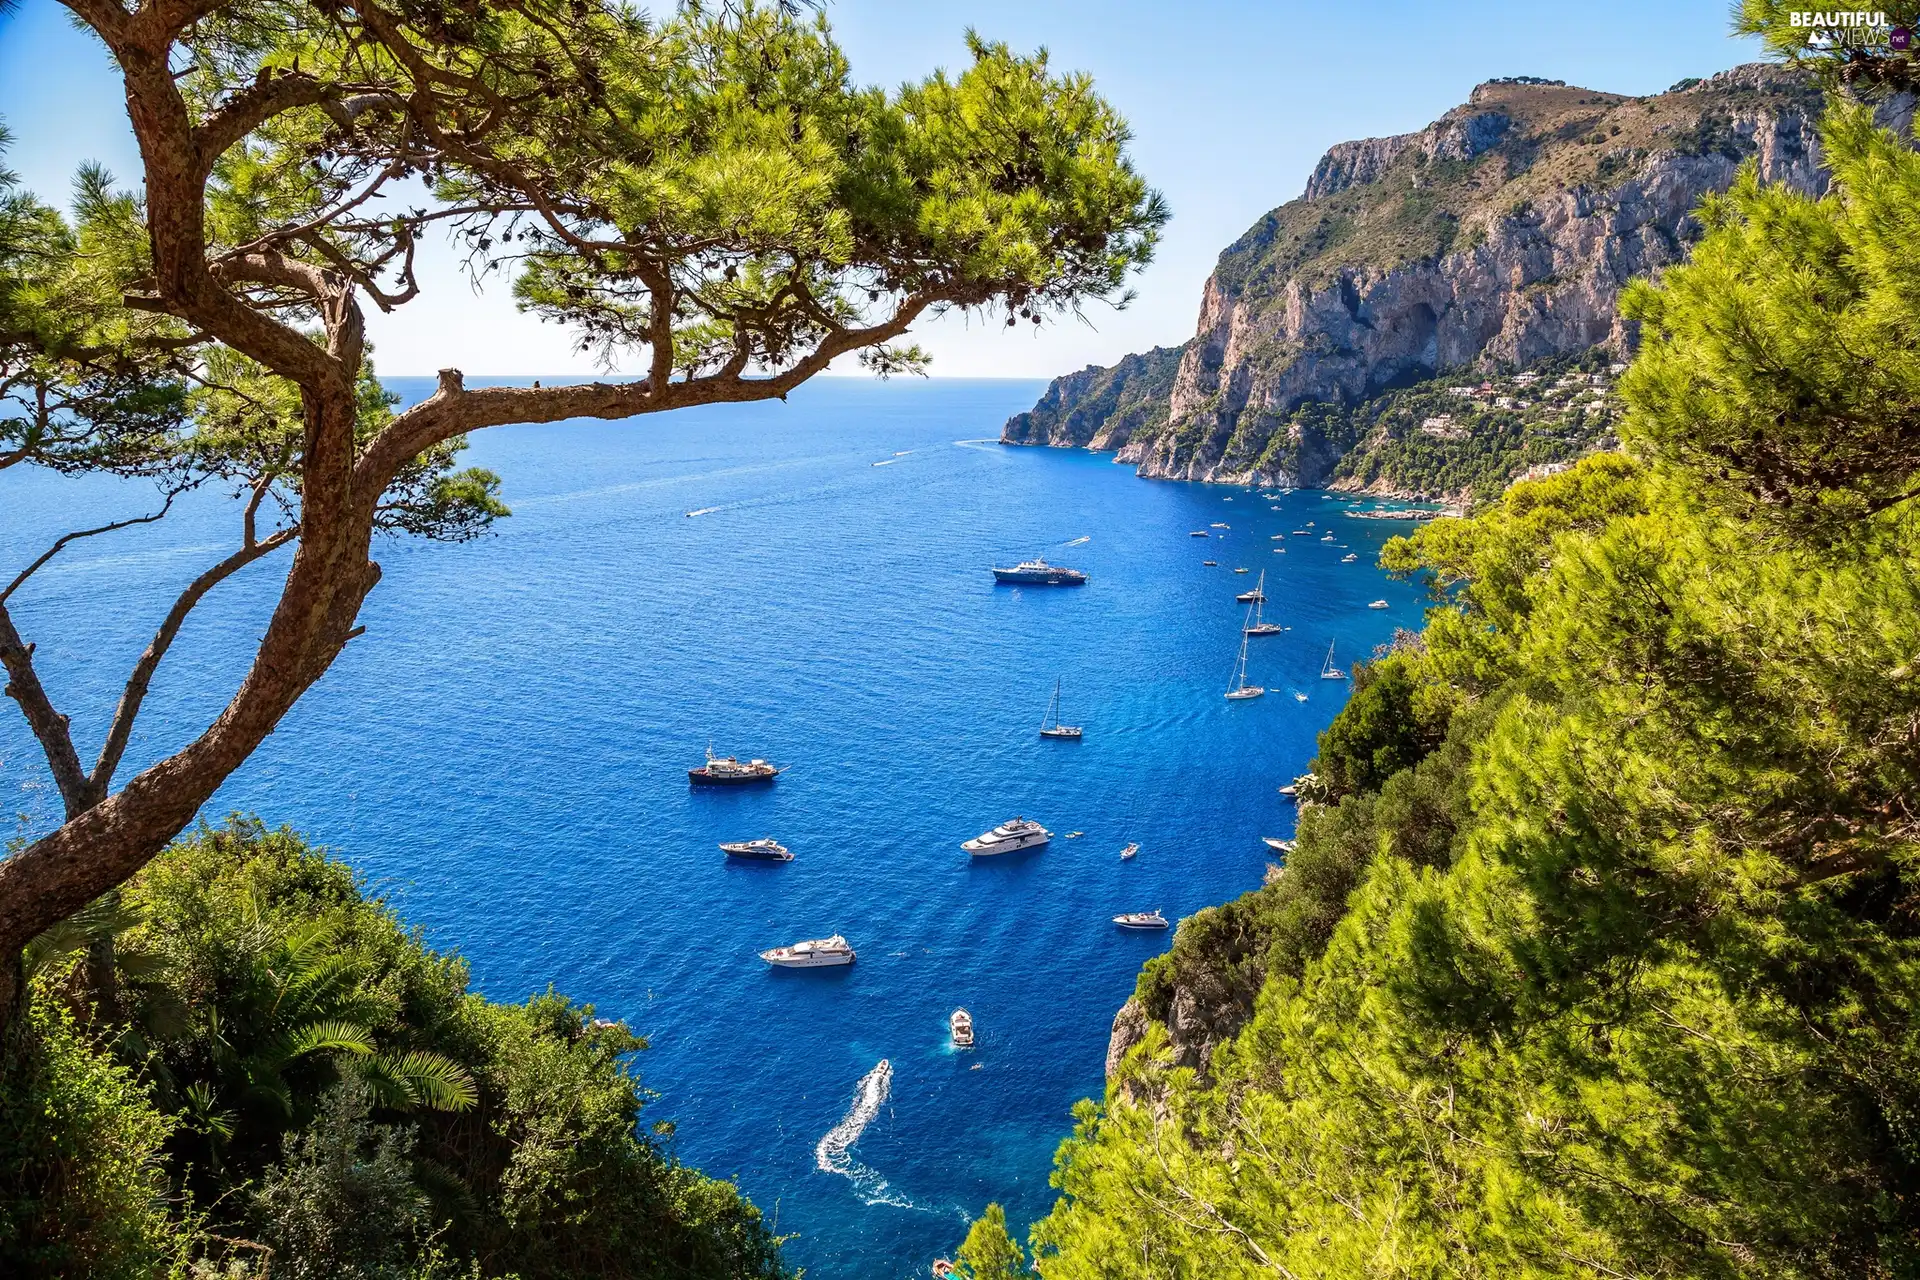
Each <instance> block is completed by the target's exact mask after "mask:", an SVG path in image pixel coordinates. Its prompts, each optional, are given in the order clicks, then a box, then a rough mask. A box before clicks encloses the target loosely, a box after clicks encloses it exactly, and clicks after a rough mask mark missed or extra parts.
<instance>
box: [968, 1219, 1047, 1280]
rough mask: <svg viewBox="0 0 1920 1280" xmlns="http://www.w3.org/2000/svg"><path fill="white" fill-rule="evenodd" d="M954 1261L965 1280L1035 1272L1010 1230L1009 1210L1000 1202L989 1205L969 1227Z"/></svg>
mask: <svg viewBox="0 0 1920 1280" xmlns="http://www.w3.org/2000/svg"><path fill="white" fill-rule="evenodd" d="M954 1261H955V1263H956V1267H955V1270H954V1274H955V1275H958V1276H960V1277H961V1280H1021V1277H1023V1276H1030V1275H1032V1274H1033V1273H1032V1272H1031V1271H1029V1270H1027V1255H1026V1254H1024V1253H1022V1252H1021V1251H1020V1246H1019V1245H1018V1244H1016V1243H1014V1239H1013V1237H1012V1236H1011V1235H1009V1234H1008V1232H1007V1211H1006V1210H1005V1209H1002V1208H1001V1207H1000V1206H999V1205H997V1204H990V1205H988V1206H987V1211H986V1212H985V1213H983V1214H981V1215H980V1217H979V1218H978V1219H977V1220H976V1221H975V1222H974V1224H973V1226H972V1227H971V1228H969V1229H968V1231H967V1238H966V1240H965V1241H964V1242H963V1243H962V1244H961V1246H960V1252H959V1254H958V1255H957V1256H956V1257H955V1259H954Z"/></svg>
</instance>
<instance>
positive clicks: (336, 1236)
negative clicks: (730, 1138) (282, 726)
mask: <svg viewBox="0 0 1920 1280" xmlns="http://www.w3.org/2000/svg"><path fill="white" fill-rule="evenodd" d="M103 965H104V967H105V968H106V970H107V971H108V972H107V973H105V974H102V973H101V972H100V967H101V966H103ZM27 967H28V970H29V972H30V975H31V977H30V981H29V987H28V990H29V1006H28V1013H27V1018H26V1020H25V1021H26V1027H25V1029H24V1034H19V1035H18V1037H17V1038H18V1041H19V1043H18V1044H17V1045H16V1046H15V1048H14V1050H13V1052H11V1053H10V1054H9V1055H8V1057H7V1059H6V1062H5V1067H4V1072H3V1073H0V1274H4V1275H9V1276H23V1277H24V1276H56V1275H57V1276H87V1277H95V1278H111V1277H127V1278H128V1280H132V1278H134V1277H151V1276H158V1275H171V1276H177V1277H193V1278H205V1280H213V1278H214V1277H219V1278H221V1280H239V1278H241V1277H258V1278H264V1277H267V1276H273V1277H295V1278H300V1277H314V1278H315V1280H319V1278H320V1277H326V1278H327V1280H335V1278H338V1277H355V1278H366V1280H388V1278H392V1280H401V1278H407V1280H429V1278H431V1277H446V1278H449V1280H451V1278H452V1277H468V1278H470V1280H479V1278H480V1277H490V1276H508V1275H512V1276H517V1277H521V1278H522V1280H534V1278H535V1277H552V1278H555V1280H557V1278H559V1277H572V1276H632V1277H643V1276H644V1277H657V1276H676V1277H682V1276H684V1277H712V1278H713V1280H722V1278H723V1277H724V1278H725V1280H736V1278H738V1277H753V1276H759V1277H769V1278H771V1277H778V1276H782V1275H785V1274H787V1272H786V1271H785V1270H784V1268H783V1267H782V1266H781V1264H780V1260H779V1242H778V1240H777V1239H775V1238H774V1237H773V1236H772V1235H771V1234H770V1233H769V1232H768V1230H767V1229H766V1227H765V1226H764V1225H763V1224H762V1222H761V1220H760V1214H759V1212H758V1210H756V1209H755V1208H754V1207H753V1206H752V1205H751V1204H749V1203H748V1202H747V1201H746V1199H745V1198H744V1197H742V1196H741V1195H740V1193H739V1191H738V1190H737V1189H736V1188H735V1187H734V1186H733V1184H732V1183H730V1182H723V1181H718V1180H716V1179H713V1178H708V1177H705V1176H703V1175H701V1174H699V1173H697V1172H696V1171H694V1170H691V1169H688V1168H685V1167H683V1166H682V1165H680V1164H679V1163H678V1162H677V1161H676V1160H675V1159H674V1158H673V1152H672V1146H671V1142H670V1133H671V1130H670V1128H669V1127H667V1126H664V1125H663V1126H660V1127H659V1128H657V1129H655V1130H651V1131H649V1130H643V1129H642V1128H641V1127H640V1117H641V1112H642V1108H643V1105H644V1103H645V1101H646V1098H647V1094H646V1091H645V1089H644V1088H643V1087H642V1086H641V1083H640V1080H639V1078H638V1076H637V1075H636V1074H635V1073H634V1071H633V1065H632V1064H633V1057H634V1055H635V1054H636V1053H637V1052H638V1051H640V1050H643V1049H645V1048H646V1042H645V1041H643V1040H641V1039H640V1038H639V1037H637V1036H635V1035H634V1034H632V1033H631V1032H630V1031H629V1030H628V1029H627V1028H626V1027H625V1026H623V1025H620V1024H618V1023H614V1022H609V1021H606V1020H604V1019H599V1018H596V1017H594V1013H593V1010H592V1008H591V1007H589V1006H583V1005H577V1004H574V1003H572V1002H571V1001H569V1000H568V999H566V998H565V997H564V996H559V995H555V994H553V993H551V992H549V993H548V994H546V995H542V996H536V997H535V998H533V999H532V1000H529V1001H528V1002H527V1003H525V1004H522V1005H506V1004H498V1003H495V1002H493V1001H490V1000H486V999H484V998H482V997H481V996H478V995H475V994H473V993H472V992H470V991H468V990H467V969H466V965H465V964H464V962H462V961H460V960H459V959H457V958H455V957H452V956H446V955H441V954H438V953H436V952H434V951H432V950H431V949H429V948H427V947H426V946H424V945H422V943H421V941H420V939H419V937H418V936H417V935H415V934H413V933H410V932H408V931H407V929H406V928H405V927H404V926H403V925H402V924H401V923H400V921H399V920H398V919H397V918H396V917H395V915H394V914H393V912H392V910H391V909H390V908H388V907H387V906H386V905H385V904H383V903H381V902H380V901H378V900H376V899H369V898H368V897H366V896H365V895H364V894H363V893H362V891H361V889H360V886H359V885H358V883H357V882H356V880H355V878H354V876H353V873H352V872H351V871H350V870H348V868H346V867H345V866H343V865H341V864H340V863H338V862H335V861H332V860H331V859H329V858H328V857H327V856H326V855H325V854H324V853H322V852H321V851H319V850H316V849H313V848H311V847H309V846H308V845H306V844H305V843H303V842H302V841H301V840H300V839H299V838H298V837H297V836H295V835H293V834H292V833H290V832H287V831H269V830H267V829H265V828H264V827H262V826H261V825H260V824H259V823H257V822H255V821H251V820H244V819H234V820H233V821H231V822H230V823H229V824H228V825H226V826H225V827H222V828H219V829H211V830H202V831H200V832H199V833H198V834H197V835H195V836H193V837H192V838H190V839H187V840H183V841H181V842H179V843H177V844H175V845H174V846H173V847H172V848H170V849H168V850H167V851H166V852H165V853H164V854H163V855H161V856H160V857H159V858H157V859H155V860H154V861H153V862H151V863H149V864H148V865H147V866H146V867H145V868H144V869H143V870H142V871H141V872H140V873H139V874H138V875H137V876H136V877H134V879H133V880H132V881H130V882H129V883H128V885H127V886H126V888H125V890H124V891H123V894H122V896H121V899H120V901H119V902H118V903H117V904H113V903H103V904H101V905H100V906H98V907H96V908H94V909H92V910H90V911H89V912H87V913H85V914H83V915H82V916H79V917H76V918H75V919H73V920H70V921H68V922H67V923H66V924H64V925H62V926H60V927H58V928H57V929H56V930H54V931H52V932H50V933H48V934H46V935H43V936H42V937H41V938H40V939H39V940H37V941H36V942H35V944H34V946H33V947H32V948H31V949H30V950H29V953H28V957H27ZM89 969H92V970H93V971H92V972H91V973H90V972H89Z"/></svg>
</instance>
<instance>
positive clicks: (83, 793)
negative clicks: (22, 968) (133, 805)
mask: <svg viewBox="0 0 1920 1280" xmlns="http://www.w3.org/2000/svg"><path fill="white" fill-rule="evenodd" d="M0 665H4V666H5V667H6V670H7V687H6V688H5V690H0V692H4V693H5V694H6V695H7V696H8V697H9V698H12V699H13V700H14V701H15V702H17V703H19V704H20V712H21V714H22V715H24V716H26V718H27V725H28V727H30V728H31V729H32V730H33V736H34V737H36V738H38V739H39V740H40V749H41V750H42V751H43V752H45V753H46V757H47V768H48V769H50V770H51V771H52V772H53V782H54V785H55V786H57V787H58V788H60V799H61V801H62V802H63V803H64V804H65V806H66V814H67V818H68V820H72V819H73V817H74V816H75V815H76V814H79V813H81V812H83V811H85V809H86V808H87V806H88V805H89V804H91V803H92V801H93V797H92V796H90V794H89V792H88V785H87V775H86V773H85V772H84V771H83V770H82V769H81V768H80V753H79V752H77V751H75V750H74V749H73V732H72V729H71V727H70V725H69V723H68V720H67V717H65V716H63V715H61V714H60V713H59V712H58V711H56V710H54V707H53V700H52V699H51V698H49V697H48V696H47V690H46V686H44V685H42V684H41V683H40V676H39V674H38V673H37V672H36V671H34V669H33V646H32V645H30V644H28V643H27V642H26V641H24V640H22V639H21V638H20V632H19V631H18V630H17V629H15V627H14V625H13V615H12V614H11V613H9V612H8V611H7V607H6V605H4V604H0ZM34 932H36V933H37V932H39V930H37V929H36V930H35V931H34ZM4 961H5V957H4V956H0V963H3V962H4Z"/></svg>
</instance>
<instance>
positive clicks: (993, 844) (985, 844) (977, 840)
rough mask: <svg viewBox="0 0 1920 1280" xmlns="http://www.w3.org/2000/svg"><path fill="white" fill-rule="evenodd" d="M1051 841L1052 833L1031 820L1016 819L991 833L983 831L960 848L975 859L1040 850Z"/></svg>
mask: <svg viewBox="0 0 1920 1280" xmlns="http://www.w3.org/2000/svg"><path fill="white" fill-rule="evenodd" d="M1051 839H1053V832H1051V831H1049V830H1047V829H1046V828H1045V827H1043V826H1041V825H1040V824H1039V823H1037V822H1035V821H1034V820H1033V819H1031V818H1020V817H1016V818H1013V819H1011V820H1009V821H1007V822H1003V823H1001V824H1000V825H999V826H997V827H995V828H994V829H993V830H991V831H983V832H981V833H980V834H979V835H977V836H975V837H974V838H973V839H971V840H968V841H966V842H965V843H964V844H962V845H961V846H960V847H961V848H962V849H965V850H966V851H967V852H968V853H970V854H972V855H973V856H974V857H976V858H987V857H992V856H993V855H994V854H997V853H1017V852H1019V851H1020V850H1022V849H1040V848H1044V847H1045V846H1046V843H1047V841H1049V840H1051Z"/></svg>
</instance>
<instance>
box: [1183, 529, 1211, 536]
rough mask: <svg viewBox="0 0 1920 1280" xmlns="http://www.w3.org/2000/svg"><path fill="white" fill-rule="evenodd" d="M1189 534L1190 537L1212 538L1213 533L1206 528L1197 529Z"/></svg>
mask: <svg viewBox="0 0 1920 1280" xmlns="http://www.w3.org/2000/svg"><path fill="white" fill-rule="evenodd" d="M1187 536H1188V537H1189V538H1210V537H1212V536H1213V535H1212V534H1210V533H1208V532H1207V531H1206V530H1205V529H1195V530H1194V531H1193V532H1192V533H1190V534H1188V535H1187Z"/></svg>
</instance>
